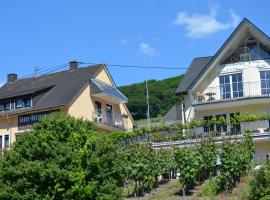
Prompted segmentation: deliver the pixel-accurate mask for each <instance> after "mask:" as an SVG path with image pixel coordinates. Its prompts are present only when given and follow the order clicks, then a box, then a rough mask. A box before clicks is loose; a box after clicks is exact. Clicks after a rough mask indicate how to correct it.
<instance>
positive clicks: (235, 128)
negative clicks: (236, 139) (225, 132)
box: [230, 113, 241, 134]
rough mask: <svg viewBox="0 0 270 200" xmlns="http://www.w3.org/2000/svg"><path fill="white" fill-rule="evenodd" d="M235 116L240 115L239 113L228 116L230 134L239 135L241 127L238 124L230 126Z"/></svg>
mask: <svg viewBox="0 0 270 200" xmlns="http://www.w3.org/2000/svg"><path fill="white" fill-rule="evenodd" d="M237 115H240V113H231V114H230V122H231V132H232V133H233V134H240V133H241V125H240V124H232V121H233V119H234V118H235V116H237Z"/></svg>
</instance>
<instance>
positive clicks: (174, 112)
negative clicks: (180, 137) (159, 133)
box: [164, 104, 182, 123]
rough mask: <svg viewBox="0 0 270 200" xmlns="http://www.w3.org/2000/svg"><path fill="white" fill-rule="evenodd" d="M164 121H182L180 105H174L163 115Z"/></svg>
mask: <svg viewBox="0 0 270 200" xmlns="http://www.w3.org/2000/svg"><path fill="white" fill-rule="evenodd" d="M164 119H165V122H167V123H170V122H177V121H182V108H181V105H180V104H179V105H174V106H173V107H172V108H171V109H170V110H169V111H168V112H167V114H166V115H165V117H164Z"/></svg>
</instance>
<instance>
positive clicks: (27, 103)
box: [23, 98, 32, 107]
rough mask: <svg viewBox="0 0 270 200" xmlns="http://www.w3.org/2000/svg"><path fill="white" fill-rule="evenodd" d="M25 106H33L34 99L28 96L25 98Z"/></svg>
mask: <svg viewBox="0 0 270 200" xmlns="http://www.w3.org/2000/svg"><path fill="white" fill-rule="evenodd" d="M23 104H24V107H31V106H32V99H31V98H26V99H24V100H23Z"/></svg>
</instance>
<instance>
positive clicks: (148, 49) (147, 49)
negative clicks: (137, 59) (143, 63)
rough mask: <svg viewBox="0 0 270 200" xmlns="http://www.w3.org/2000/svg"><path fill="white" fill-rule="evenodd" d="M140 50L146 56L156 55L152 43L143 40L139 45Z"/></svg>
mask: <svg viewBox="0 0 270 200" xmlns="http://www.w3.org/2000/svg"><path fill="white" fill-rule="evenodd" d="M139 52H140V53H141V54H143V55H145V56H154V55H155V53H156V50H155V49H154V47H152V46H151V45H149V44H147V43H144V42H142V43H140V45H139Z"/></svg>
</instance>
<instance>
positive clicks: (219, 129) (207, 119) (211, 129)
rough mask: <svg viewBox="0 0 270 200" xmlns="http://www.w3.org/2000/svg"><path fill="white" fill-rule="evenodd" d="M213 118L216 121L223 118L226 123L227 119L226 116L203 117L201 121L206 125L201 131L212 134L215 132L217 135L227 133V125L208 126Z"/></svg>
mask: <svg viewBox="0 0 270 200" xmlns="http://www.w3.org/2000/svg"><path fill="white" fill-rule="evenodd" d="M214 116H215V117H216V119H217V120H220V119H221V118H222V117H223V118H224V119H225V121H227V120H226V119H227V117H226V114H219V115H212V116H205V117H204V118H203V119H204V121H205V122H206V123H207V124H208V125H206V126H204V127H203V131H204V132H205V133H208V132H214V131H217V132H219V133H221V132H226V131H227V124H217V125H210V124H209V123H210V122H211V120H212V119H213V117H214Z"/></svg>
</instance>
